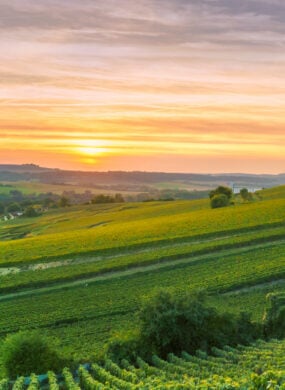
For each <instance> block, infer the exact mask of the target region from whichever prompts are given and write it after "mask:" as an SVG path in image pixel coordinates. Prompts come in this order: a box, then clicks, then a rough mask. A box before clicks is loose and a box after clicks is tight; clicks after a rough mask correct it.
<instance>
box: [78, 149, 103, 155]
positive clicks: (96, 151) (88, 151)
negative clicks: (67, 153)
mask: <svg viewBox="0 0 285 390" xmlns="http://www.w3.org/2000/svg"><path fill="white" fill-rule="evenodd" d="M77 150H78V152H79V153H80V154H85V155H88V156H95V155H98V154H102V153H106V152H107V150H108V149H106V148H98V147H97V148H95V147H79V148H78V149H77Z"/></svg>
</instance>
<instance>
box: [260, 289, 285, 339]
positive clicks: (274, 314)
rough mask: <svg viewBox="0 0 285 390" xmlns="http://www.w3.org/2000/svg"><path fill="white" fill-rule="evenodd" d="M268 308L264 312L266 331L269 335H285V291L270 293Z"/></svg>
mask: <svg viewBox="0 0 285 390" xmlns="http://www.w3.org/2000/svg"><path fill="white" fill-rule="evenodd" d="M266 299H267V302H268V303H269V306H268V308H267V309H266V311H265V314H264V320H263V321H264V332H265V335H266V336H267V337H278V338H283V337H285V293H279V294H273V293H271V294H268V295H267V297H266Z"/></svg>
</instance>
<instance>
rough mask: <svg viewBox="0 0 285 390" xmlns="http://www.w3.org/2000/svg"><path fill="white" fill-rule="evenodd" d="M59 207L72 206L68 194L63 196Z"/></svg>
mask: <svg viewBox="0 0 285 390" xmlns="http://www.w3.org/2000/svg"><path fill="white" fill-rule="evenodd" d="M58 205H59V207H67V206H70V202H69V199H68V198H67V197H66V196H62V197H61V198H60V200H59V203H58Z"/></svg>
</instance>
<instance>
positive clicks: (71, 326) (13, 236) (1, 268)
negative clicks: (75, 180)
mask: <svg viewBox="0 0 285 390" xmlns="http://www.w3.org/2000/svg"><path fill="white" fill-rule="evenodd" d="M270 194H271V195H270ZM276 194H278V197H276ZM270 197H271V198H272V199H271V198H270ZM264 198H266V199H265V200H261V201H256V202H253V203H245V204H237V205H235V206H232V207H228V208H223V209H215V210H212V209H210V208H209V202H208V200H199V201H177V202H150V203H140V204H139V203H134V204H131V203H130V204H129V203H128V204H124V205H122V204H121V205H92V206H91V205H87V206H80V207H79V206H77V207H72V208H67V209H64V210H55V211H51V212H49V213H47V214H44V215H43V216H41V217H38V218H34V219H17V220H14V221H10V222H8V223H5V224H4V223H3V222H2V223H1V224H0V240H1V242H0V312H1V313H4V315H1V317H0V337H1V338H4V337H5V335H6V334H8V333H13V332H16V331H18V330H19V329H34V328H40V329H41V331H42V332H43V333H45V334H47V335H49V336H52V337H57V338H59V339H60V340H61V345H62V349H66V353H68V354H72V355H73V356H75V357H76V358H78V359H85V360H90V357H92V356H94V355H96V354H100V353H101V351H102V347H103V345H104V343H105V342H106V341H107V340H108V338H109V337H110V335H111V334H112V333H114V332H116V331H117V330H121V329H126V330H127V329H131V328H132V327H133V326H135V323H136V318H135V316H134V313H135V312H136V310H137V308H138V306H139V303H140V301H141V299H142V298H146V299H147V298H148V297H151V296H152V295H153V294H154V293H155V292H156V291H157V289H160V288H167V289H171V290H174V291H175V292H176V293H177V294H183V293H185V292H186V291H193V290H197V289H205V290H207V291H208V293H209V302H210V303H211V304H214V305H215V306H217V307H218V308H219V309H220V310H228V311H233V312H239V311H240V310H244V309H245V308H246V310H248V311H250V312H251V314H252V316H253V318H254V319H255V320H257V321H260V320H261V318H262V315H263V311H264V308H265V305H266V303H265V296H266V294H267V293H268V292H271V291H284V290H285V286H284V276H285V234H284V233H285V190H284V189H283V188H282V187H281V188H279V189H274V190H271V193H270V192H269V190H267V192H266V196H265V195H264ZM19 236H20V237H23V236H26V237H24V238H20V239H19V238H17V237H19Z"/></svg>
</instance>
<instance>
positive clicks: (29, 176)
mask: <svg viewBox="0 0 285 390" xmlns="http://www.w3.org/2000/svg"><path fill="white" fill-rule="evenodd" d="M0 181H39V182H42V183H50V184H79V185H86V184H88V185H90V184H92V185H94V187H97V188H98V187H102V188H114V189H118V190H120V189H126V188H132V189H134V188H137V189H138V190H139V191H143V190H146V191H147V190H148V189H149V188H181V189H188V190H193V189H197V190H198V189H199V190H201V189H208V188H213V187H214V186H216V185H219V184H224V185H233V184H234V185H237V186H248V185H250V186H255V187H258V188H269V187H273V186H277V185H282V184H285V173H284V174H279V175H267V174H264V175H255V174H243V173H230V174H228V173H226V174H195V173H166V172H140V171H133V172H124V171H109V172H84V171H67V170H61V169H50V168H44V167H40V166H38V165H35V164H24V165H9V164H6V165H0Z"/></svg>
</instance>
